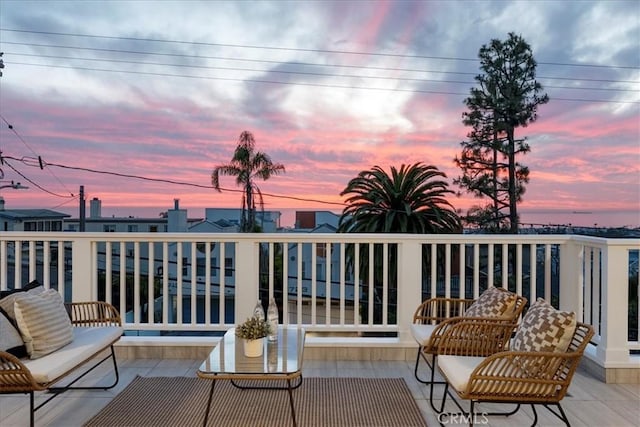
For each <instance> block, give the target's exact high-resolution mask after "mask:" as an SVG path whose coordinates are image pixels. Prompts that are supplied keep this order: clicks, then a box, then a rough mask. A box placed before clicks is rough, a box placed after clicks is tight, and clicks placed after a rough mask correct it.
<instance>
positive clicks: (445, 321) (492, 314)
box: [411, 287, 527, 411]
mask: <svg viewBox="0 0 640 427" xmlns="http://www.w3.org/2000/svg"><path fill="white" fill-rule="evenodd" d="M489 290H490V291H497V292H498V293H500V294H503V295H504V296H508V297H509V298H511V299H512V303H510V304H509V306H508V307H507V309H506V310H505V311H501V310H500V309H498V310H491V309H490V307H489V308H487V307H485V309H484V310H483V309H481V310H474V309H473V308H471V307H472V306H473V305H474V303H476V302H477V301H480V300H481V298H482V296H481V298H478V300H472V299H460V298H430V299H427V300H425V301H424V302H423V303H422V304H420V305H419V306H418V308H417V309H416V311H415V313H414V316H413V324H412V325H411V334H412V335H413V337H414V339H415V340H416V342H417V343H418V352H417V355H416V363H415V367H414V375H415V378H416V380H418V381H419V382H421V383H423V384H427V385H429V387H430V389H429V402H430V403H431V406H432V407H433V409H434V410H436V411H438V409H437V408H436V407H435V406H434V403H433V386H434V384H445V382H444V381H435V380H434V373H435V371H434V369H435V366H436V362H437V360H436V358H437V355H438V353H439V351H438V347H439V344H440V341H441V340H442V338H443V337H444V336H445V335H446V334H448V333H451V332H452V331H450V329H451V328H452V327H453V326H454V325H456V324H458V323H460V322H462V321H470V320H476V321H478V322H479V324H483V323H485V324H493V323H499V324H502V325H504V326H503V327H498V329H496V330H490V329H486V328H487V326H477V327H476V330H475V331H474V333H470V334H467V335H466V336H464V337H463V336H460V335H458V337H457V340H458V344H459V345H461V346H462V347H464V348H466V352H467V354H468V355H469V356H483V357H484V356H488V355H490V354H493V353H496V352H499V351H503V350H505V349H506V348H507V347H508V342H509V339H510V338H511V334H512V332H513V330H514V329H515V327H516V324H517V322H518V319H519V318H520V316H521V314H522V312H523V310H524V308H525V305H526V303H527V299H526V298H524V297H522V296H519V295H516V294H514V293H512V292H509V291H507V290H505V289H503V288H496V287H492V288H490V289H489ZM489 290H488V291H489ZM483 295H484V294H483ZM484 302H485V303H486V302H487V301H486V300H485V301H484ZM488 302H489V303H491V300H489V301H488ZM476 305H477V304H476ZM470 308H471V310H472V311H469V310H470ZM469 314H471V315H469ZM477 314H482V316H478V315H477ZM482 330H484V332H483V331H482ZM458 331H460V330H458ZM486 333H491V334H493V335H492V336H491V337H490V339H489V337H488V335H486ZM451 342H452V341H450V343H451ZM421 358H422V359H423V360H424V361H425V363H426V364H427V366H428V367H429V369H430V371H431V372H430V377H429V379H424V378H421V377H420V376H419V375H418V370H419V365H420V359H421Z"/></svg>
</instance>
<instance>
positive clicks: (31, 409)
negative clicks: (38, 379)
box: [29, 390, 36, 427]
mask: <svg viewBox="0 0 640 427" xmlns="http://www.w3.org/2000/svg"><path fill="white" fill-rule="evenodd" d="M35 412H36V410H35V397H34V395H33V390H32V391H30V392H29V417H30V418H29V425H30V426H31V427H34V425H35V417H36V414H35Z"/></svg>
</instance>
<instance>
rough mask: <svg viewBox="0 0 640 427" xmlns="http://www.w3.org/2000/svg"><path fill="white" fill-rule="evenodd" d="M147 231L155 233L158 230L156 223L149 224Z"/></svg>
mask: <svg viewBox="0 0 640 427" xmlns="http://www.w3.org/2000/svg"><path fill="white" fill-rule="evenodd" d="M149 232H150V233H157V232H158V226H157V225H150V226H149Z"/></svg>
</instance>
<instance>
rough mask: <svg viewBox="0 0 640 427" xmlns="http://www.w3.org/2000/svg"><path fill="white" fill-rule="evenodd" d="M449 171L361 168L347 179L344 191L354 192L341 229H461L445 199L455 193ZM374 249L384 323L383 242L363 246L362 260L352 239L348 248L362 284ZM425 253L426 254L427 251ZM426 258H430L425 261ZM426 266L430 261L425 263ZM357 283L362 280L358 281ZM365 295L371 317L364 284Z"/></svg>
mask: <svg viewBox="0 0 640 427" xmlns="http://www.w3.org/2000/svg"><path fill="white" fill-rule="evenodd" d="M441 178H446V175H445V174H444V173H442V172H440V171H439V170H438V169H437V168H436V167H435V166H426V165H424V164H422V163H419V162H418V163H415V164H413V165H410V166H407V165H402V166H401V167H400V170H398V169H396V168H395V167H391V175H388V174H387V173H386V172H385V171H384V170H382V168H380V167H379V166H374V167H373V168H372V169H371V170H367V171H362V172H360V173H359V174H358V176H357V177H355V178H354V179H352V180H351V181H349V184H347V187H346V188H345V189H344V190H343V191H342V193H340V195H341V196H345V195H350V196H349V198H347V200H346V204H347V207H346V208H344V210H343V211H342V216H341V217H340V221H339V223H338V232H343V233H416V234H417V233H419V234H425V233H459V232H462V225H461V222H460V218H459V217H458V214H457V213H456V211H455V209H454V208H453V206H451V204H450V203H449V202H448V201H447V200H446V199H445V196H446V195H447V194H450V193H453V191H451V190H449V189H448V187H447V185H448V184H447V182H446V181H444V180H442V179H441ZM370 250H373V263H374V268H373V277H372V278H373V282H374V289H373V293H374V318H373V321H374V323H380V322H382V312H383V309H382V300H381V295H382V292H383V283H384V277H383V274H384V271H383V268H382V266H383V262H384V260H383V248H382V247H381V245H374V246H373V248H372V249H371V248H370V246H369V245H366V244H365V245H361V246H360V251H359V253H360V256H359V259H358V260H357V264H356V260H355V247H354V244H349V245H347V247H346V257H347V267H348V268H349V270H353V269H354V268H356V265H358V266H359V277H360V278H361V280H362V283H368V282H369V275H370V272H369V267H368V266H369V259H370V258H369V251H370ZM423 256H424V255H423ZM425 261H426V260H425ZM427 265H428V264H427ZM397 268H398V265H397V245H395V244H394V245H390V246H389V250H388V271H387V279H388V286H389V291H388V292H389V294H388V303H389V304H390V307H389V321H390V322H395V320H396V318H397V317H396V314H397V313H396V306H395V304H396V303H397V288H398V283H397ZM358 286H359V285H358ZM362 292H363V293H364V295H365V296H364V297H363V299H362V302H361V303H360V307H359V312H360V315H361V316H362V319H363V321H368V319H367V318H368V306H369V303H368V297H367V295H368V294H369V292H370V290H369V288H368V287H366V286H365V287H363V289H362Z"/></svg>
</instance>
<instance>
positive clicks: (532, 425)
mask: <svg viewBox="0 0 640 427" xmlns="http://www.w3.org/2000/svg"><path fill="white" fill-rule="evenodd" d="M531 410H532V411H533V424H531V427H534V426H535V425H536V424H538V413H537V412H536V405H533V404H532V405H531Z"/></svg>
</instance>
